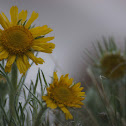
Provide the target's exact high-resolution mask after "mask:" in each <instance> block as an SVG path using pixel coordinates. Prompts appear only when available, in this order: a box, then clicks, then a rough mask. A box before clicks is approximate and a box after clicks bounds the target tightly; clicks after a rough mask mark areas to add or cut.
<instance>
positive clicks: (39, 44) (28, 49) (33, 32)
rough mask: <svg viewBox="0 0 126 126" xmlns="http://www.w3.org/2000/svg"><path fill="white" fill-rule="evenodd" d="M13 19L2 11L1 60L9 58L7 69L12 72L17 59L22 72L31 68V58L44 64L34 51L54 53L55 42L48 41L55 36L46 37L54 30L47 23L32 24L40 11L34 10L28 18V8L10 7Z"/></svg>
mask: <svg viewBox="0 0 126 126" xmlns="http://www.w3.org/2000/svg"><path fill="white" fill-rule="evenodd" d="M10 16H11V21H9V20H8V18H7V17H6V15H5V14H4V13H3V12H1V14H0V24H1V26H2V27H3V29H0V61H1V60H3V59H7V63H6V67H5V71H6V72H10V71H11V67H12V64H13V63H14V62H15V61H16V64H17V67H18V69H19V71H20V73H23V74H25V72H26V71H27V70H28V69H29V68H30V64H29V61H28V59H29V58H30V59H31V60H32V61H33V62H35V64H36V65H38V64H43V62H44V60H43V59H41V58H37V57H35V56H34V51H40V52H44V53H52V50H53V49H54V48H55V44H53V43H47V42H48V41H50V40H52V39H54V37H44V36H45V35H46V34H48V33H49V32H51V31H52V29H51V28H48V26H47V25H44V26H38V27H32V26H31V24H32V23H33V22H34V20H36V19H37V18H38V13H36V12H35V11H33V12H32V14H31V17H30V18H29V19H28V20H27V19H26V18H27V10H22V11H21V12H20V13H18V8H17V6H12V7H11V9H10Z"/></svg>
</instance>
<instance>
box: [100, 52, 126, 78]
mask: <svg viewBox="0 0 126 126" xmlns="http://www.w3.org/2000/svg"><path fill="white" fill-rule="evenodd" d="M100 67H101V69H102V72H103V74H104V76H106V77H108V78H110V79H119V78H121V77H123V76H124V75H125V74H126V59H125V57H124V56H122V55H121V54H120V53H115V54H113V53H107V54H104V56H103V57H102V58H101V60H100Z"/></svg>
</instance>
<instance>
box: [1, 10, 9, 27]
mask: <svg viewBox="0 0 126 126" xmlns="http://www.w3.org/2000/svg"><path fill="white" fill-rule="evenodd" d="M1 13H2V16H3V18H4V20H5V22H6V24H7V26H8V27H10V21H9V20H8V18H7V16H6V15H5V14H4V13H3V12H1Z"/></svg>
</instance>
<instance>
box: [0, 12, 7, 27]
mask: <svg viewBox="0 0 126 126" xmlns="http://www.w3.org/2000/svg"><path fill="white" fill-rule="evenodd" d="M0 24H1V26H2V27H3V28H4V29H7V28H8V26H7V24H6V22H5V20H4V18H3V16H2V15H1V14H0Z"/></svg>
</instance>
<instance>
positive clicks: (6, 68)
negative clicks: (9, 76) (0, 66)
mask: <svg viewBox="0 0 126 126" xmlns="http://www.w3.org/2000/svg"><path fill="white" fill-rule="evenodd" d="M11 67H12V65H10V66H9V67H8V66H5V72H8V73H9V72H10V71H11Z"/></svg>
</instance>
